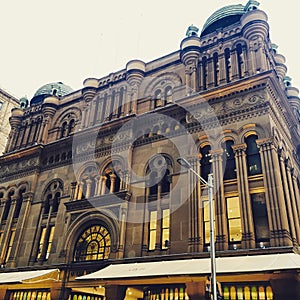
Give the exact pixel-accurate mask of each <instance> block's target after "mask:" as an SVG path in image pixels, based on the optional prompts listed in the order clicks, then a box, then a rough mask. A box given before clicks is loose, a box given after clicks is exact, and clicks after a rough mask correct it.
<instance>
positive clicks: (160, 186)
mask: <svg viewBox="0 0 300 300" xmlns="http://www.w3.org/2000/svg"><path fill="white" fill-rule="evenodd" d="M171 169H172V163H171V161H170V159H169V158H168V157H167V156H164V155H157V156H155V157H153V158H152V159H151V160H150V161H149V164H148V167H147V170H146V174H147V177H148V182H147V186H148V188H149V196H152V197H154V196H155V197H156V196H157V195H158V193H161V194H163V193H169V192H170V174H171Z"/></svg>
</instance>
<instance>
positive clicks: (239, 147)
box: [232, 143, 247, 154]
mask: <svg viewBox="0 0 300 300" xmlns="http://www.w3.org/2000/svg"><path fill="white" fill-rule="evenodd" d="M246 149H247V144H246V143H242V144H235V145H232V150H233V152H234V153H235V154H237V153H242V152H245V151H246Z"/></svg>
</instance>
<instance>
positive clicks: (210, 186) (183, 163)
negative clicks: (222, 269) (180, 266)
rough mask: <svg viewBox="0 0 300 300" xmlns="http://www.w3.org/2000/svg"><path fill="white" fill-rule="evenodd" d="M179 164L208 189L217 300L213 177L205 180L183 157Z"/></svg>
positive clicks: (214, 296) (214, 286) (212, 281)
mask: <svg viewBox="0 0 300 300" xmlns="http://www.w3.org/2000/svg"><path fill="white" fill-rule="evenodd" d="M177 162H178V163H179V164H180V165H181V166H183V167H184V168H186V169H188V170H189V171H191V172H192V173H193V174H195V175H196V176H197V177H198V179H199V180H200V181H201V182H202V183H203V184H205V185H206V186H207V187H208V202H209V231H210V267H211V283H210V286H211V293H212V295H213V300H217V276H216V250H215V227H214V212H213V187H214V186H213V175H212V174H209V175H208V180H207V181H206V180H204V179H203V178H202V177H201V176H200V175H199V174H198V173H197V172H196V171H195V170H194V169H193V168H192V166H191V164H190V163H189V162H188V161H187V160H186V159H185V158H183V157H179V158H177Z"/></svg>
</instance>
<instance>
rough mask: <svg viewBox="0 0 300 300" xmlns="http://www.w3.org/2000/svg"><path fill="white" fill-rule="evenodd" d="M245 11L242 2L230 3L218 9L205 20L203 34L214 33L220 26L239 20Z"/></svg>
mask: <svg viewBox="0 0 300 300" xmlns="http://www.w3.org/2000/svg"><path fill="white" fill-rule="evenodd" d="M245 12H246V11H245V6H244V5H242V4H236V5H228V6H225V7H222V8H220V9H218V10H217V11H215V12H214V13H213V14H212V15H211V16H210V17H209V18H208V19H207V21H206V22H205V24H204V26H203V28H202V32H201V36H204V35H206V34H209V33H212V32H214V31H215V30H216V29H218V28H223V27H226V26H229V25H231V24H234V23H236V22H239V20H240V18H241V16H242V15H243V14H244V13H245Z"/></svg>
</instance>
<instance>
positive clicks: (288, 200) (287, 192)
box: [279, 152, 296, 242]
mask: <svg viewBox="0 0 300 300" xmlns="http://www.w3.org/2000/svg"><path fill="white" fill-rule="evenodd" d="M279 162H280V169H281V176H282V183H283V191H284V199H285V204H286V207H287V213H288V215H289V224H290V230H291V237H292V240H293V242H295V240H296V232H295V227H294V224H295V225H296V223H295V221H296V220H294V216H293V211H292V204H291V197H290V195H291V194H290V190H289V186H288V181H287V171H286V166H285V162H284V157H283V155H282V152H280V154H279Z"/></svg>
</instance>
